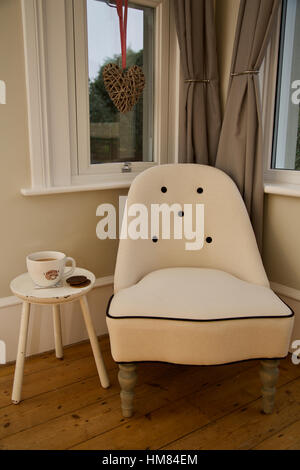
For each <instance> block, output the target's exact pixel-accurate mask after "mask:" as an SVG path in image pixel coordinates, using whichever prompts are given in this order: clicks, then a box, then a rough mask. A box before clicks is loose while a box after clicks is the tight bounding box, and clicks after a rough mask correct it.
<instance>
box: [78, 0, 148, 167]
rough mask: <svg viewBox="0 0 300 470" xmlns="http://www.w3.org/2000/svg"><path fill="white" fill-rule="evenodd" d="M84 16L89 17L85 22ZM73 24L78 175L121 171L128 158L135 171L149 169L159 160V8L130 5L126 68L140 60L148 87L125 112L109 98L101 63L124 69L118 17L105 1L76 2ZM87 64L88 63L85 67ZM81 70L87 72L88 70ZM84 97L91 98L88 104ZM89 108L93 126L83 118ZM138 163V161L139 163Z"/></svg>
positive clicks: (90, 121) (138, 62)
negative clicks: (155, 142) (156, 56)
mask: <svg viewBox="0 0 300 470" xmlns="http://www.w3.org/2000/svg"><path fill="white" fill-rule="evenodd" d="M110 5H112V4H111V3H110ZM82 18H86V20H85V21H84V22H83V21H82ZM74 25H75V26H74V33H75V71H76V95H77V102H76V106H77V116H78V117H79V122H78V143H79V145H78V148H79V152H78V168H79V173H80V174H81V175H85V174H101V173H103V172H104V171H105V172H110V173H120V172H121V171H122V167H123V163H124V162H131V165H132V170H133V171H135V170H136V169H141V168H142V167H145V168H146V167H147V166H149V163H151V164H153V162H154V163H155V160H154V156H153V110H154V101H153V95H154V90H153V86H154V60H153V53H154V31H155V29H154V28H155V8H153V7H147V6H143V5H139V4H136V3H135V4H129V8H128V30H127V67H130V66H132V65H135V64H136V65H139V66H141V67H142V68H143V71H144V73H145V77H146V87H145V90H144V92H143V94H142V96H141V97H140V99H139V101H138V103H137V104H136V105H135V106H134V108H133V110H132V111H130V112H128V113H125V114H121V113H119V112H118V111H117V109H116V108H115V106H114V104H113V103H112V101H111V100H110V98H109V96H108V94H107V92H106V90H105V87H104V82H103V76H102V71H103V67H104V65H106V64H107V63H108V62H113V63H117V64H118V65H119V66H120V67H121V54H120V33H119V20H118V15H117V12H116V9H115V8H114V7H112V6H109V5H108V4H107V3H106V2H105V1H104V0H103V1H102V0H100V1H99V0H84V2H75V3H74ZM82 43H84V44H86V47H85V52H86V56H85V54H82V53H81V50H82V49H81V44H82ZM85 64H88V68H87V70H86V68H85ZM82 70H85V73H84V74H82ZM87 91H88V94H87ZM85 100H88V104H87V103H85ZM87 108H88V109H89V126H86V125H84V122H82V119H81V116H83V119H86V112H84V111H83V112H82V110H86V109H87ZM87 132H88V135H86V133H87ZM137 162H140V163H139V164H138V165H137V164H136V163H137ZM142 162H143V163H145V162H148V165H147V164H146V165H143V164H142ZM112 163H113V165H112ZM117 163H119V164H118V165H117ZM108 164H110V165H108Z"/></svg>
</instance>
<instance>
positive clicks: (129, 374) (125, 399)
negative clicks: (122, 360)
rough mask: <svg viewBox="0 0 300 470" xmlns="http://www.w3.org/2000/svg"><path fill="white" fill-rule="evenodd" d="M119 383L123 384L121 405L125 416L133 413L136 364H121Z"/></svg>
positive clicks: (127, 416) (128, 416)
mask: <svg viewBox="0 0 300 470" xmlns="http://www.w3.org/2000/svg"><path fill="white" fill-rule="evenodd" d="M118 379H119V383H120V386H121V393H120V397H121V407H122V413H123V416H124V418H130V417H131V416H132V414H133V397H134V387H135V384H136V380H137V374H136V366H135V365H134V364H119V374H118Z"/></svg>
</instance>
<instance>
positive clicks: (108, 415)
mask: <svg viewBox="0 0 300 470" xmlns="http://www.w3.org/2000/svg"><path fill="white" fill-rule="evenodd" d="M100 344H101V349H102V351H103V355H104V359H105V362H106V365H107V369H108V373H109V376H110V380H111V387H110V388H109V389H106V390H104V389H102V388H101V387H100V384H99V379H98V376H97V371H96V367H95V364H94V360H93V356H92V353H91V348H90V345H89V343H80V344H78V345H75V346H72V347H69V348H66V349H65V359H64V360H63V361H59V360H57V359H56V358H55V355H54V353H53V352H50V353H46V354H42V355H40V356H35V357H33V358H29V359H27V361H26V365H25V376H24V385H23V401H22V402H21V403H20V404H19V405H12V404H11V401H10V394H11V387H12V381H13V371H14V366H13V365H9V366H1V368H0V449H159V448H161V449H183V450H187V449H254V448H255V449H276V448H278V449H300V438H299V437H298V436H299V435H300V433H299V431H300V367H297V366H294V365H293V364H292V362H291V360H290V358H288V359H286V360H285V361H282V362H281V374H280V379H279V384H278V393H277V401H276V409H275V412H274V414H273V415H272V416H265V415H263V414H262V413H261V412H260V408H261V400H260V381H259V375H258V372H259V363H258V361H249V362H245V363H238V364H232V365H225V366H217V367H188V366H175V365H171V364H153V363H149V364H140V365H139V366H138V384H137V386H136V396H135V414H134V416H133V418H131V419H124V418H122V416H121V411H120V398H119V386H118V383H117V366H116V364H115V363H114V361H113V359H112V357H111V354H110V348H109V341H108V338H107V337H103V338H101V340H100Z"/></svg>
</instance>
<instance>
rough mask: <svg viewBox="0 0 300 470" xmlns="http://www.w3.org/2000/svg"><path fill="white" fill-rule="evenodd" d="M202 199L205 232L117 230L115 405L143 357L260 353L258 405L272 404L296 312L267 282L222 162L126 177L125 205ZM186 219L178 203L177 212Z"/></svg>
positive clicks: (210, 359) (127, 405) (129, 405)
mask: <svg viewBox="0 0 300 470" xmlns="http://www.w3.org/2000/svg"><path fill="white" fill-rule="evenodd" d="M135 203H140V204H144V205H145V206H146V207H147V208H148V210H149V213H150V212H151V204H164V203H166V204H169V205H172V204H174V203H179V204H181V205H182V206H183V205H184V204H192V205H193V206H194V207H195V205H196V204H204V210H205V224H204V228H205V237H204V239H205V242H204V246H203V248H202V249H199V250H197V251H189V250H187V249H186V242H187V240H186V239H185V238H183V239H180V240H177V239H174V237H171V239H170V240H165V239H162V238H160V233H157V234H155V235H153V233H152V235H151V237H150V238H149V239H138V240H132V239H129V238H128V239H122V240H121V241H120V246H119V252H118V257H117V264H116V272H115V288H114V292H115V293H114V296H113V298H112V299H111V301H110V304H109V306H108V310H107V325H108V330H109V335H110V342H111V350H112V355H113V358H114V360H115V361H116V362H118V363H119V367H120V371H119V382H120V386H121V403H122V411H123V415H124V416H125V417H130V416H131V415H132V410H133V388H134V385H135V381H136V373H135V365H134V363H136V362H141V361H158V362H159V361H163V362H170V363H174V364H190V365H206V366H208V365H216V364H225V363H231V362H235V361H246V360H249V359H258V358H259V359H261V360H262V371H261V379H262V383H263V388H262V394H263V410H264V412H265V413H271V412H272V409H273V405H274V397H275V387H276V382H277V377H278V364H279V359H281V358H284V357H285V356H286V355H287V354H288V348H289V343H290V338H291V332H292V328H293V321H294V318H293V312H292V311H291V310H290V309H289V307H288V306H287V305H285V304H284V303H283V302H282V301H281V300H280V299H279V298H278V297H277V296H276V295H275V294H274V292H273V291H272V290H271V289H270V285H269V282H268V279H267V276H266V273H265V270H264V267H263V264H262V260H261V257H260V254H259V251H258V248H257V244H256V240H255V237H254V234H253V230H252V227H251V224H250V221H249V217H248V214H247V211H246V209H245V206H244V203H243V200H242V198H241V196H240V193H239V191H238V189H237V188H236V186H235V184H234V183H233V181H232V180H231V179H230V178H229V177H228V176H227V175H226V174H225V173H223V172H221V171H219V170H217V169H215V168H212V167H209V166H202V165H188V164H186V165H165V166H158V167H155V168H151V169H150V170H147V171H145V172H143V173H142V174H141V175H139V176H138V177H137V178H136V179H135V181H134V183H133V184H132V186H131V188H130V191H129V195H128V201H127V205H128V207H130V206H131V205H132V204H135ZM178 216H179V217H181V218H182V220H183V221H184V216H185V214H184V211H182V212H181V213H180V214H178Z"/></svg>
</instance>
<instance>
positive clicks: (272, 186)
mask: <svg viewBox="0 0 300 470" xmlns="http://www.w3.org/2000/svg"><path fill="white" fill-rule="evenodd" d="M264 190H265V194H277V195H278V196H288V197H300V184H288V183H268V182H265V184H264Z"/></svg>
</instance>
